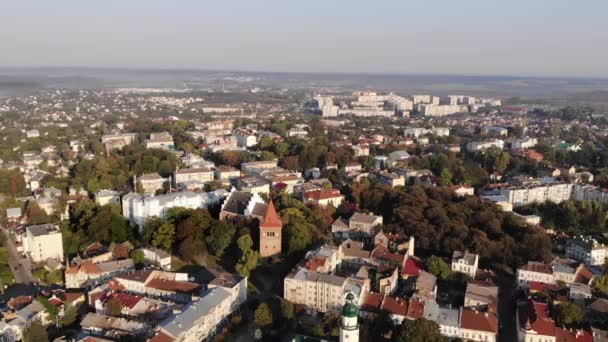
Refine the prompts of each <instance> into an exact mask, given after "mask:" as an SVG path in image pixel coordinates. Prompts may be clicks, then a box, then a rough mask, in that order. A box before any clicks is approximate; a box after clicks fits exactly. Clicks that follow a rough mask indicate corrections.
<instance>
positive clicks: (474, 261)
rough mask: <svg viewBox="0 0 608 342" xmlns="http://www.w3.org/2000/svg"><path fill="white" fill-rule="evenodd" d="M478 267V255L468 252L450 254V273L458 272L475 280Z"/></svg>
mask: <svg viewBox="0 0 608 342" xmlns="http://www.w3.org/2000/svg"><path fill="white" fill-rule="evenodd" d="M478 265H479V255H477V254H474V253H470V252H469V251H464V252H461V251H454V253H452V272H459V273H463V274H466V275H468V276H469V277H471V278H475V273H477V267H478Z"/></svg>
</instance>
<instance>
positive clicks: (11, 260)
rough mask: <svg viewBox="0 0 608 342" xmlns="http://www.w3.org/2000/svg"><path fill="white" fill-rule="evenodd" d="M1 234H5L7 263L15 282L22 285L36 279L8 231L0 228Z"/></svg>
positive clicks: (27, 261)
mask: <svg viewBox="0 0 608 342" xmlns="http://www.w3.org/2000/svg"><path fill="white" fill-rule="evenodd" d="M2 234H4V235H5V236H6V249H7V250H8V264H9V266H10V267H11V271H12V272H13V276H14V277H15V282H16V283H17V284H22V285H30V284H32V283H34V282H35V281H36V279H35V278H34V276H33V275H32V271H31V269H32V268H31V265H30V262H29V260H27V259H26V258H23V257H21V255H19V252H17V248H16V247H15V244H14V242H13V240H12V239H11V238H10V236H9V234H8V231H7V230H6V229H3V228H2Z"/></svg>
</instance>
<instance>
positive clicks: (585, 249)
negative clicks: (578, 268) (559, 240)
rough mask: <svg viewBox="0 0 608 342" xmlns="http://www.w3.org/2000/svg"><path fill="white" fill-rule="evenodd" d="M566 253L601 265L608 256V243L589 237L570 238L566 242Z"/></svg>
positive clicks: (585, 261)
mask: <svg viewBox="0 0 608 342" xmlns="http://www.w3.org/2000/svg"><path fill="white" fill-rule="evenodd" d="M566 255H567V256H568V258H572V259H574V260H578V261H580V262H584V263H586V264H589V265H596V266H597V265H603V264H604V263H605V262H606V259H607V258H608V245H605V244H602V243H599V242H598V241H597V240H595V239H593V238H591V237H588V238H582V239H570V240H568V242H567V243H566Z"/></svg>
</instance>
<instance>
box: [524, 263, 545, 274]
mask: <svg viewBox="0 0 608 342" xmlns="http://www.w3.org/2000/svg"><path fill="white" fill-rule="evenodd" d="M520 269H522V270H524V271H530V272H537V273H546V274H553V270H552V269H551V265H547V264H542V263H538V262H529V263H527V264H525V265H523V266H522V267H521V268H520Z"/></svg>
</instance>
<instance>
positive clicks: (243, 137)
mask: <svg viewBox="0 0 608 342" xmlns="http://www.w3.org/2000/svg"><path fill="white" fill-rule="evenodd" d="M234 136H235V137H236V142H237V145H238V146H239V147H244V148H248V147H252V146H255V145H257V144H258V138H257V137H256V136H255V134H253V132H251V131H249V130H246V129H237V130H235V131H234Z"/></svg>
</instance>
